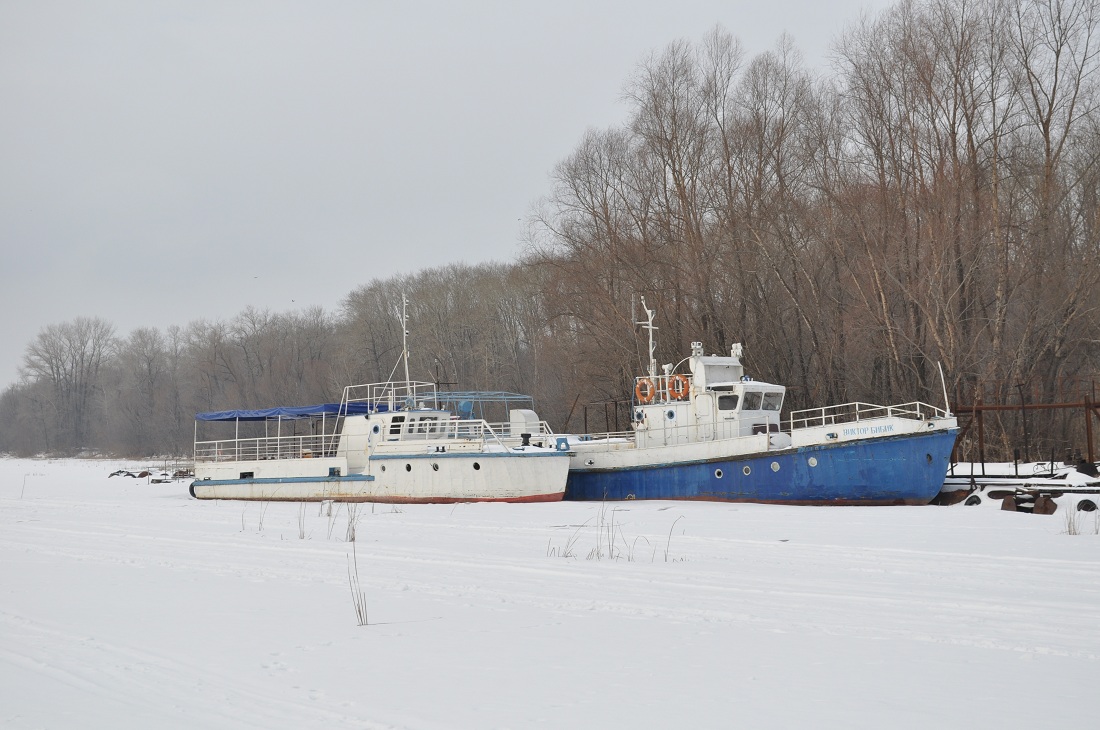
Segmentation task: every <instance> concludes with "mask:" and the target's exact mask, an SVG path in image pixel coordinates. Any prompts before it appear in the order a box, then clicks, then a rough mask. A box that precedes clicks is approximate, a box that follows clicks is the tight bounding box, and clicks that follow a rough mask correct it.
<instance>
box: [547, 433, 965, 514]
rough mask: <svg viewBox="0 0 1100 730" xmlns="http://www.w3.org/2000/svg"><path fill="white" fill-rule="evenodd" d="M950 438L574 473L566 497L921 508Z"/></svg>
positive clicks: (940, 473)
mask: <svg viewBox="0 0 1100 730" xmlns="http://www.w3.org/2000/svg"><path fill="white" fill-rule="evenodd" d="M956 433H957V429H954V428H952V429H941V430H936V431H931V432H928V433H917V434H906V435H901V436H896V437H882V438H873V439H866V440H855V441H845V442H842V443H837V444H819V445H811V446H801V447H797V448H791V449H785V450H782V451H770V452H764V453H755V454H743V455H736V456H728V457H718V458H709V459H703V460H698V461H690V462H677V463H665V464H648V465H639V466H624V467H618V468H609V469H586V468H584V467H579V468H577V467H574V468H572V469H571V470H570V472H569V479H568V483H567V485H566V490H565V498H566V499H568V500H605V499H606V500H629V499H695V500H711V501H724V502H767V503H775V504H801V505H902V504H907V505H924V504H928V503H929V502H931V501H932V499H933V498H934V497H935V496H936V495H937V494H938V493H939V491H940V488H941V487H942V485H943V480H944V475H945V474H946V472H947V468H948V465H949V462H950V457H951V448H952V446H953V445H954V443H955V435H956Z"/></svg>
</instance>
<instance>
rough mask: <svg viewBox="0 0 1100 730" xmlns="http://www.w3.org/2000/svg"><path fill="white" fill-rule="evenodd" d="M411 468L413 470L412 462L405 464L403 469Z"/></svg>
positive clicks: (408, 469) (409, 469)
mask: <svg viewBox="0 0 1100 730" xmlns="http://www.w3.org/2000/svg"><path fill="white" fill-rule="evenodd" d="M412 470H413V465H412V464H405V471H412Z"/></svg>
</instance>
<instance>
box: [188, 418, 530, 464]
mask: <svg viewBox="0 0 1100 730" xmlns="http://www.w3.org/2000/svg"><path fill="white" fill-rule="evenodd" d="M421 423H424V424H425V426H426V427H427V430H425V431H419V430H417V431H413V432H411V433H402V434H401V436H400V438H399V439H395V440H394V441H393V442H390V443H404V444H408V443H419V442H425V443H433V442H434V443H439V442H447V441H458V440H462V441H475V442H478V441H479V442H481V443H482V445H484V444H487V443H490V442H492V443H495V444H497V445H499V446H500V447H501V448H502V449H506V448H508V445H507V444H506V443H505V438H506V437H503V436H502V434H503V433H505V430H504V429H501V431H500V432H498V431H497V429H496V428H494V426H493V425H492V424H490V423H488V422H486V421H485V420H482V419H447V420H442V419H441V420H438V421H434V422H431V424H430V425H429V424H428V423H427V422H421ZM498 427H499V426H498ZM542 427H544V428H545V431H544V432H543V433H541V434H538V435H540V436H548V435H551V434H550V432H549V426H546V425H545V424H542ZM533 435H534V434H533ZM336 437H337V438H338V437H339V434H337V436H336ZM332 439H333V435H332V434H314V435H308V436H307V435H302V436H257V437H249V438H237V439H218V440H214V441H196V442H195V460H196V461H260V460H268V459H299V458H315V457H322V456H336V455H337V450H338V446H339V442H338V441H333V440H332ZM511 440H512V441H515V440H516V439H515V438H512V439H511ZM386 442H387V441H383V443H386Z"/></svg>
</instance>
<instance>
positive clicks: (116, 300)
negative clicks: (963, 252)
mask: <svg viewBox="0 0 1100 730" xmlns="http://www.w3.org/2000/svg"><path fill="white" fill-rule="evenodd" d="M890 4H891V3H890V2H887V0H834V1H833V2H828V3H826V2H821V1H820V0H772V2H769V3H763V2H759V1H754V2H743V1H741V0H734V1H731V0H724V1H720V2H719V1H713V2H712V1H707V0H678V1H677V2H671V1H669V0H665V1H664V2H654V1H651V0H645V1H641V0H631V1H626V0H623V1H619V0H616V1H614V2H600V1H599V0H583V1H574V0H552V1H550V2H545V1H544V2H539V3H527V2H519V1H514V2H457V1H456V2H414V1H412V0H410V1H408V2H370V1H367V0H347V1H325V0H313V1H311V2H297V3H292V2H231V1H226V2H197V1H195V0H185V1H180V2H175V1H168V0H137V1H134V2H124V1H120V2H108V1H105V0H103V1H97V2H80V1H74V2H52V1H49V0H25V1H24V0H0V250H2V255H3V258H2V265H0V307H2V309H3V316H2V318H0V322H2V327H0V387H3V386H4V385H6V384H7V383H10V382H13V381H14V380H15V379H16V378H17V376H18V368H19V366H20V364H21V363H22V356H23V352H24V350H25V348H26V346H27V344H28V343H29V342H30V341H31V340H32V339H33V338H34V337H35V335H37V334H38V332H39V331H40V330H41V329H42V328H43V327H45V326H46V325H49V324H52V323H60V322H65V321H69V320H72V319H74V318H75V317H78V316H99V317H102V318H104V319H106V320H108V321H110V322H112V323H114V324H115V326H116V327H117V330H118V334H119V335H126V334H128V333H129V332H130V331H131V330H133V329H134V328H136V327H142V326H154V327H159V328H165V327H167V326H169V325H172V324H178V325H181V326H183V325H186V324H187V323H188V322H190V321H192V320H195V319H200V318H206V319H229V318H232V317H233V316H234V315H236V314H237V313H238V312H239V311H240V310H241V309H243V308H244V307H245V306H247V305H250V304H251V305H255V306H257V307H267V308H270V309H272V310H275V311H287V310H291V309H299V308H302V307H305V306H309V305H314V304H317V305H321V306H323V307H325V308H326V309H330V310H336V308H337V306H338V304H339V302H340V300H341V299H342V298H343V297H344V296H346V295H347V294H348V293H349V292H351V291H352V290H353V289H355V288H356V287H357V286H359V285H361V284H364V283H366V282H368V281H370V280H371V279H372V278H376V277H388V276H391V275H394V274H398V273H411V272H414V271H417V270H419V269H422V268H425V267H428V266H434V265H439V264H445V263H451V262H460V261H461V262H466V263H477V262H481V261H488V260H496V261H508V260H511V259H513V258H514V257H515V256H516V255H517V254H518V253H519V252H520V237H521V234H522V231H523V224H522V220H523V219H524V218H525V216H526V215H527V214H528V213H529V212H530V211H531V208H532V206H533V204H534V203H535V202H536V201H537V200H538V199H539V198H540V197H542V196H544V195H545V194H546V193H547V192H548V191H549V173H550V172H551V170H552V169H553V167H554V165H555V164H556V163H557V162H558V161H559V160H561V159H562V158H564V157H566V156H567V155H568V154H569V153H570V152H571V151H572V150H573V149H574V147H575V146H576V145H577V143H578V142H579V141H580V139H581V137H582V135H583V133H584V131H585V130H586V129H587V128H589V127H596V128H604V127H608V126H612V125H616V124H620V123H622V122H623V121H624V120H625V118H626V107H625V106H624V104H623V103H622V101H621V92H622V89H623V85H624V83H625V82H626V80H627V79H628V77H629V76H630V74H631V72H632V71H633V70H634V69H635V68H636V66H637V64H638V63H639V62H640V61H641V60H642V59H643V58H644V57H645V56H646V54H647V53H649V52H651V51H654V50H660V49H662V48H663V47H664V46H666V45H667V44H668V43H670V42H672V41H674V40H677V39H687V40H689V41H692V42H697V41H699V40H700V39H701V38H702V37H703V35H704V34H705V33H706V32H707V31H709V30H710V29H711V28H713V27H714V26H715V25H716V24H721V25H722V26H723V27H725V28H726V29H727V30H729V31H730V32H731V33H733V34H734V35H735V36H737V37H738V38H740V39H741V41H742V43H743V44H744V45H745V47H746V50H747V51H748V52H749V53H750V54H755V53H759V52H761V51H765V50H768V49H770V48H771V47H773V45H774V43H775V41H776V39H777V38H778V37H779V35H780V34H781V33H783V32H784V31H786V32H788V33H789V34H791V35H792V36H793V38H794V41H795V44H796V46H797V47H798V48H799V49H800V50H801V51H802V52H803V54H804V55H805V57H806V61H807V64H809V65H811V66H814V67H819V68H823V69H824V68H825V66H826V64H827V53H828V47H829V43H830V42H831V41H832V40H833V39H834V38H835V36H836V35H837V33H838V32H839V31H840V30H841V29H842V28H843V27H845V26H847V25H849V24H850V23H852V22H855V21H856V20H857V19H858V18H859V16H860V13H861V11H872V12H873V11H877V10H879V9H881V8H883V7H886V6H888V5H890Z"/></svg>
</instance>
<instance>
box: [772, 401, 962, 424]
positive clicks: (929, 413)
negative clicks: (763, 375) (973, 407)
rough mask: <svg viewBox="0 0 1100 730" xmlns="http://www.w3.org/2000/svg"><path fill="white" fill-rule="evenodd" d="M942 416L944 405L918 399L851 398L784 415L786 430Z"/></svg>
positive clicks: (945, 412) (944, 412) (921, 419)
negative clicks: (882, 403)
mask: <svg viewBox="0 0 1100 730" xmlns="http://www.w3.org/2000/svg"><path fill="white" fill-rule="evenodd" d="M945 416H947V411H945V410H944V409H942V408H936V407H935V406H932V405H929V404H927V403H922V402H921V401H913V402H911V403H902V404H900V405H896V406H880V405H876V404H874V403H860V402H853V403H842V404H840V405H836V406H823V407H821V408H807V409H805V410H801V411H791V414H790V416H789V417H788V418H787V429H786V430H788V431H793V430H794V429H796V428H812V427H814V426H831V425H833V424H836V423H852V422H854V421H863V420H866V419H870V418H912V419H915V420H918V421H926V420H928V419H930V418H943V417H945Z"/></svg>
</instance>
